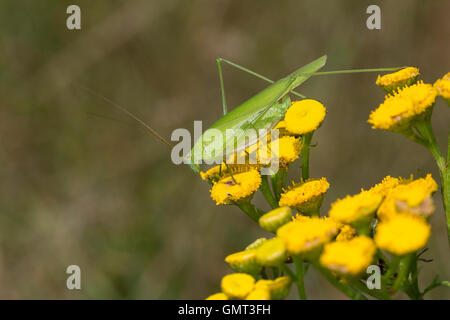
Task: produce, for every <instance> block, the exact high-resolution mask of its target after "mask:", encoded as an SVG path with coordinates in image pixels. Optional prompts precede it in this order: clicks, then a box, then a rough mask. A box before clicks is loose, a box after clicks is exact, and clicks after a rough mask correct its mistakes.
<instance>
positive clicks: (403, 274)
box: [392, 253, 416, 292]
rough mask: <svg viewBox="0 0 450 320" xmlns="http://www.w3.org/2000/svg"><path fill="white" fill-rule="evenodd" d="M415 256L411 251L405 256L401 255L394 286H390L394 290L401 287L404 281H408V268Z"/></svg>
mask: <svg viewBox="0 0 450 320" xmlns="http://www.w3.org/2000/svg"><path fill="white" fill-rule="evenodd" d="M415 257H416V254H415V253H411V254H408V255H407V256H404V257H402V259H401V260H400V271H399V273H398V276H397V279H395V282H394V286H393V287H392V289H393V290H394V292H395V291H398V290H399V289H401V288H403V286H404V284H405V282H406V281H408V275H409V270H410V268H411V264H412V262H413V261H414V259H415Z"/></svg>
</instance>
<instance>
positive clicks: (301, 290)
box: [280, 263, 306, 300]
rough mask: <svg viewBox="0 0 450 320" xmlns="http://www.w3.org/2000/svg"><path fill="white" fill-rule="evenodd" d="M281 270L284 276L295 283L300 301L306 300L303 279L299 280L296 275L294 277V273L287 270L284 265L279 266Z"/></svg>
mask: <svg viewBox="0 0 450 320" xmlns="http://www.w3.org/2000/svg"><path fill="white" fill-rule="evenodd" d="M280 268H281V270H283V272H284V273H285V274H287V275H288V276H289V278H291V279H292V281H293V282H295V284H296V285H297V289H298V296H299V297H300V299H301V300H306V293H305V288H304V283H303V279H301V280H300V279H299V278H298V277H297V275H295V273H294V272H292V270H291V269H289V267H288V266H287V265H285V264H284V263H283V264H281V265H280Z"/></svg>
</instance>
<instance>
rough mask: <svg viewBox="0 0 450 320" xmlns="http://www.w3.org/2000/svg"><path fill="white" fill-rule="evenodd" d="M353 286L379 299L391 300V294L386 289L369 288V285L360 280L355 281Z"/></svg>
mask: <svg viewBox="0 0 450 320" xmlns="http://www.w3.org/2000/svg"><path fill="white" fill-rule="evenodd" d="M352 285H353V287H355V289H357V290H358V291H361V292H363V293H365V294H367V295H370V296H372V297H374V298H376V299H379V300H391V296H390V295H389V294H387V293H386V292H385V291H383V290H377V289H369V288H367V285H366V284H365V283H363V282H361V281H359V280H357V281H354V282H353V283H352Z"/></svg>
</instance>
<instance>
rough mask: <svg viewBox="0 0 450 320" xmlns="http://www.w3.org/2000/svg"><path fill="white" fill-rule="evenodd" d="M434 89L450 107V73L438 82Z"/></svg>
mask: <svg viewBox="0 0 450 320" xmlns="http://www.w3.org/2000/svg"><path fill="white" fill-rule="evenodd" d="M433 87H434V88H435V89H436V91H437V93H438V95H440V96H441V97H442V98H444V99H445V101H447V104H448V105H449V106H450V72H449V73H447V74H446V75H445V76H443V77H442V78H441V79H438V80H436V82H435V83H434V85H433Z"/></svg>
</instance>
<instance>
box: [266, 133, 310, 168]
mask: <svg viewBox="0 0 450 320" xmlns="http://www.w3.org/2000/svg"><path fill="white" fill-rule="evenodd" d="M273 143H278V151H275V150H274V149H273V147H272V145H271V143H267V144H265V145H264V144H263V145H261V147H260V148H259V149H258V161H259V162H260V163H261V164H270V161H271V158H272V156H276V157H277V158H278V161H279V165H280V167H281V168H286V167H287V166H288V165H289V164H290V163H291V162H293V161H295V160H296V159H298V157H299V156H300V152H301V150H302V142H301V139H300V138H296V137H292V136H283V137H281V138H279V139H277V140H274V141H273ZM275 145H276V144H275ZM272 153H275V154H274V155H272Z"/></svg>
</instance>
